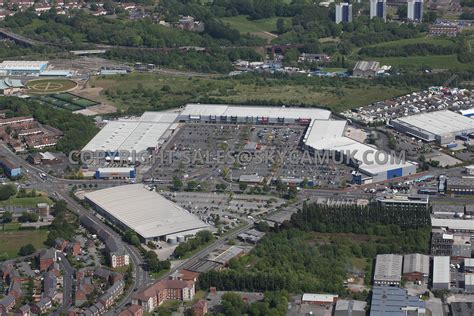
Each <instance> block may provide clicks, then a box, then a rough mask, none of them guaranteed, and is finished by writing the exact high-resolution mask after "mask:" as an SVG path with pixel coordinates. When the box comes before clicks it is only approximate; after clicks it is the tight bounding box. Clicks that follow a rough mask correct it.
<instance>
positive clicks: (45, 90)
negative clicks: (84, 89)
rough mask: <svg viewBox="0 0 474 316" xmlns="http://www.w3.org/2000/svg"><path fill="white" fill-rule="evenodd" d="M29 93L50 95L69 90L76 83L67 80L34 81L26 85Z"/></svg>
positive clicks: (75, 85)
mask: <svg viewBox="0 0 474 316" xmlns="http://www.w3.org/2000/svg"><path fill="white" fill-rule="evenodd" d="M26 86H27V87H28V90H29V92H30V93H37V94H52V93H59V92H65V91H68V90H71V89H73V88H75V87H77V83H75V82H74V81H72V80H69V79H35V80H30V81H28V82H27V83H26Z"/></svg>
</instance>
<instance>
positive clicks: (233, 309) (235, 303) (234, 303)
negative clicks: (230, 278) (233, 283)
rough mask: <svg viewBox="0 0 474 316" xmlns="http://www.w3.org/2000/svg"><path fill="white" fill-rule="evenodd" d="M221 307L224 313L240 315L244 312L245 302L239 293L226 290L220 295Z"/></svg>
mask: <svg viewBox="0 0 474 316" xmlns="http://www.w3.org/2000/svg"><path fill="white" fill-rule="evenodd" d="M222 307H223V310H224V314H225V315H229V316H234V315H235V316H240V315H242V314H243V313H244V308H245V304H244V301H243V300H242V298H241V297H240V295H239V294H237V293H233V292H228V293H224V295H222Z"/></svg>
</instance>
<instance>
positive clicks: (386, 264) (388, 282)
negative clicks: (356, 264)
mask: <svg viewBox="0 0 474 316" xmlns="http://www.w3.org/2000/svg"><path fill="white" fill-rule="evenodd" d="M402 261H403V257H402V256H400V255H394V254H386V255H377V259H376V261H375V272H374V285H377V286H397V285H400V281H401V280H402Z"/></svg>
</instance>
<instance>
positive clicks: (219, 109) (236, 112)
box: [181, 104, 331, 120]
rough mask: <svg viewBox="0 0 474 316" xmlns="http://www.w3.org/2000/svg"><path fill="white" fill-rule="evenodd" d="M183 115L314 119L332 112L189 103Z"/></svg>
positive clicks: (326, 116)
mask: <svg viewBox="0 0 474 316" xmlns="http://www.w3.org/2000/svg"><path fill="white" fill-rule="evenodd" d="M181 115H182V116H188V115H189V116H210V115H215V116H228V117H230V116H237V117H243V116H253V117H273V118H288V119H299V118H305V119H306V118H307V119H314V120H327V119H329V117H330V116H331V112H330V111H328V110H325V109H315V108H301V107H299V108H297V107H275V106H272V107H270V106H248V105H232V106H231V105H225V104H187V105H186V107H185V109H184V110H183V111H182V112H181Z"/></svg>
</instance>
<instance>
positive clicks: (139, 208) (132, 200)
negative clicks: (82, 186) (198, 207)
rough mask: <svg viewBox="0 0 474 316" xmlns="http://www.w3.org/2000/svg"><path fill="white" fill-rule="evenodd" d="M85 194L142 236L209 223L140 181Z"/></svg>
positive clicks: (193, 228) (185, 231)
mask: <svg viewBox="0 0 474 316" xmlns="http://www.w3.org/2000/svg"><path fill="white" fill-rule="evenodd" d="M85 197H86V198H87V199H88V200H89V201H91V202H92V203H94V204H95V205H97V206H98V207H100V208H101V209H102V210H103V211H105V212H106V213H108V214H109V215H110V216H112V217H113V218H115V219H116V220H118V221H119V222H121V223H122V224H123V225H125V226H127V227H128V228H130V229H133V230H134V231H136V232H137V233H138V234H139V235H140V236H142V237H143V238H154V237H162V236H166V235H171V234H182V235H183V236H185V235H187V234H194V232H195V231H196V230H202V229H208V228H210V226H209V225H208V224H206V223H204V222H203V221H201V220H200V219H199V218H197V217H196V216H194V215H192V214H190V213H189V212H187V211H186V210H185V209H183V208H182V207H180V206H178V205H177V204H175V203H173V202H171V201H169V200H168V199H166V198H164V197H163V196H161V195H160V194H158V193H156V192H153V191H148V190H147V189H145V187H144V186H143V185H142V184H130V185H123V186H118V187H113V188H108V189H103V190H99V191H95V192H91V193H87V194H86V195H85Z"/></svg>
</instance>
